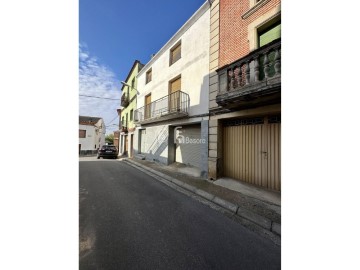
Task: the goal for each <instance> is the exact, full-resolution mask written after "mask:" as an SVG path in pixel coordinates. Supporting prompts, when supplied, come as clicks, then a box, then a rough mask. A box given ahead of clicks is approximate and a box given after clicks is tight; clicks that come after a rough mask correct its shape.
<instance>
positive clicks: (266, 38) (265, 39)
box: [259, 23, 281, 47]
mask: <svg viewBox="0 0 360 270" xmlns="http://www.w3.org/2000/svg"><path fill="white" fill-rule="evenodd" d="M280 37H281V23H280V24H278V25H276V26H274V27H273V28H270V29H269V30H267V31H266V32H264V33H262V34H260V37H259V46H260V47H261V46H264V45H265V44H268V43H270V42H271V41H273V40H275V39H278V38H280Z"/></svg>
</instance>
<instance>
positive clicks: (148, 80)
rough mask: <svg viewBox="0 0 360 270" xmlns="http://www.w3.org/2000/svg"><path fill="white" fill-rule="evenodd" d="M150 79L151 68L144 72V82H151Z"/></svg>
mask: <svg viewBox="0 0 360 270" xmlns="http://www.w3.org/2000/svg"><path fill="white" fill-rule="evenodd" d="M151 80H152V69H151V68H150V69H149V70H148V71H147V72H146V83H149V82H151Z"/></svg>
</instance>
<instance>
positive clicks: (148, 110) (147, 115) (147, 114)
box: [145, 94, 151, 119]
mask: <svg viewBox="0 0 360 270" xmlns="http://www.w3.org/2000/svg"><path fill="white" fill-rule="evenodd" d="M150 116H151V94H149V95H147V96H146V97H145V119H147V118H150Z"/></svg>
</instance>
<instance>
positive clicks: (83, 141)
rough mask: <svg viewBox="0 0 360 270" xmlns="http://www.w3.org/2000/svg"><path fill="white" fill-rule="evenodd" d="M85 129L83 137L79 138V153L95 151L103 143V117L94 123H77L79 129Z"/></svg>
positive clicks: (104, 131)
mask: <svg viewBox="0 0 360 270" xmlns="http://www.w3.org/2000/svg"><path fill="white" fill-rule="evenodd" d="M80 130H85V132H86V134H85V138H79V152H80V154H85V153H89V151H93V152H95V151H96V150H97V149H98V148H100V147H101V146H102V145H104V144H105V133H106V130H105V124H104V121H103V119H99V120H98V121H97V122H96V123H95V124H79V131H80Z"/></svg>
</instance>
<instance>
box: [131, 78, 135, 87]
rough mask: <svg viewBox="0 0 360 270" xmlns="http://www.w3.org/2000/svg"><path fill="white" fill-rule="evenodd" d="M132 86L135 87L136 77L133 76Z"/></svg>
mask: <svg viewBox="0 0 360 270" xmlns="http://www.w3.org/2000/svg"><path fill="white" fill-rule="evenodd" d="M131 88H132V89H134V88H135V78H133V79H132V81H131Z"/></svg>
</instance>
